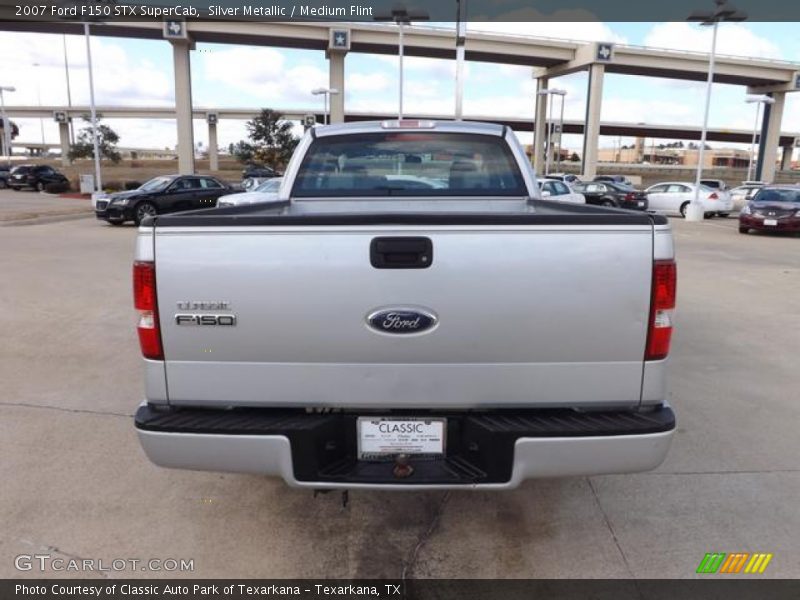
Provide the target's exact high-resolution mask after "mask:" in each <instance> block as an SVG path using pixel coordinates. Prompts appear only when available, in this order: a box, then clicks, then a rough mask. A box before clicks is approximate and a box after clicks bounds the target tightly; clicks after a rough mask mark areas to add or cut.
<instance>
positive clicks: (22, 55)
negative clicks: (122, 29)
mask: <svg viewBox="0 0 800 600" xmlns="http://www.w3.org/2000/svg"><path fill="white" fill-rule="evenodd" d="M66 42H67V57H68V62H69V76H70V88H71V95H72V103H73V104H77V105H87V104H88V103H89V74H88V67H87V60H86V46H85V41H84V38H83V37H80V36H67V38H66ZM63 43H64V42H63V38H62V36H60V35H42V34H32V33H15V32H4V33H3V35H2V36H0V56H2V57H3V80H4V81H3V83H4V85H13V86H15V87H16V88H17V91H16V92H14V93H13V94H10V95H9V97H8V99H7V102H8V103H9V104H14V105H32V106H36V105H37V104H39V100H40V98H41V103H42V104H44V105H48V104H50V105H52V104H67V79H66V72H65V66H64V46H63ZM92 61H93V68H94V82H95V100H96V102H97V104H111V105H140V106H141V105H156V106H164V105H168V104H171V103H172V102H173V89H172V83H171V81H170V79H169V78H168V77H167V74H165V73H164V72H162V71H160V70H158V69H157V68H154V67H153V65H152V64H151V63H150V62H149V61H145V60H138V59H136V58H135V57H131V56H130V55H129V54H128V53H127V52H126V51H125V50H124V48H123V47H122V46H121V45H119V44H117V43H114V42H110V41H108V40H107V39H103V38H97V37H93V38H92ZM34 65H37V66H34Z"/></svg>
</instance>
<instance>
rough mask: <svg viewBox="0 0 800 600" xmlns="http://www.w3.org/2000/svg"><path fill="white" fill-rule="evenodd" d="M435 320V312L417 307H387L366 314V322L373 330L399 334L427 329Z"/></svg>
mask: <svg viewBox="0 0 800 600" xmlns="http://www.w3.org/2000/svg"><path fill="white" fill-rule="evenodd" d="M437 322H438V319H437V317H436V315H435V314H433V313H432V312H430V311H427V310H422V309H418V308H388V309H383V310H378V311H375V312H373V313H370V314H369V315H368V316H367V324H368V325H369V326H370V327H371V328H372V329H374V330H375V331H379V332H381V333H392V334H399V335H403V334H409V333H422V332H423V331H429V330H430V329H432V328H434V327H435V326H436V324H437Z"/></svg>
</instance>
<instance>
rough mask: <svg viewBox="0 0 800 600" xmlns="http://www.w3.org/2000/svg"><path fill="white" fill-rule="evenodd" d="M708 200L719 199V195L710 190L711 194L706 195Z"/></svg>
mask: <svg viewBox="0 0 800 600" xmlns="http://www.w3.org/2000/svg"><path fill="white" fill-rule="evenodd" d="M708 199H709V200H719V196H717V192H711V195H710V196H709V197H708Z"/></svg>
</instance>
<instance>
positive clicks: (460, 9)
mask: <svg viewBox="0 0 800 600" xmlns="http://www.w3.org/2000/svg"><path fill="white" fill-rule="evenodd" d="M466 10H467V0H456V115H455V116H456V121H461V120H462V119H463V117H464V44H465V42H466V37H467V23H466V20H465V19H464V17H465V16H466Z"/></svg>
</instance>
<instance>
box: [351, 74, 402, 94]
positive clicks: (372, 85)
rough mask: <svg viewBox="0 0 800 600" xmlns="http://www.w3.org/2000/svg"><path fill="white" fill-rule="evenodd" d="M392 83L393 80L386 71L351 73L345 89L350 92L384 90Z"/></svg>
mask: <svg viewBox="0 0 800 600" xmlns="http://www.w3.org/2000/svg"><path fill="white" fill-rule="evenodd" d="M391 85H392V80H391V79H390V78H389V77H388V76H387V75H386V74H384V73H377V72H376V73H350V74H348V75H347V80H346V82H345V89H346V90H347V91H348V92H384V91H386V90H388V89H389V88H390V87H391Z"/></svg>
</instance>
